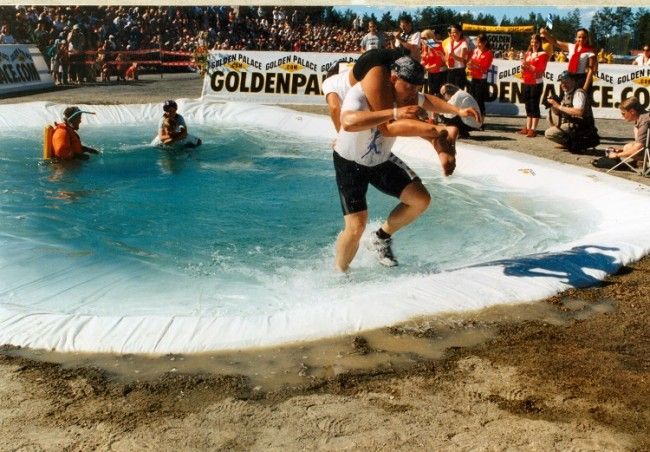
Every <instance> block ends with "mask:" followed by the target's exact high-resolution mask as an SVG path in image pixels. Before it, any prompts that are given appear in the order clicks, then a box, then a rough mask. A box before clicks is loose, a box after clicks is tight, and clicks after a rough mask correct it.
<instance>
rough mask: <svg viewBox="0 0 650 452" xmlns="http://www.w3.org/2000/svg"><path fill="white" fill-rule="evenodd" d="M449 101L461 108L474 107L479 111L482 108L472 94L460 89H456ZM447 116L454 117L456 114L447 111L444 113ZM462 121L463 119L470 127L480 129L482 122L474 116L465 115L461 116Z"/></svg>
mask: <svg viewBox="0 0 650 452" xmlns="http://www.w3.org/2000/svg"><path fill="white" fill-rule="evenodd" d="M447 103H449V104H451V105H454V106H456V107H458V108H460V109H463V108H473V109H474V110H476V111H479V110H480V109H479V108H478V102H476V99H474V97H472V95H471V94H469V93H468V92H467V91H463V90H462V89H461V90H458V91H456V92H455V93H454V94H453V96H451V98H449V100H448V101H447ZM443 116H444V117H446V118H453V117H454V116H456V115H455V114H451V113H445V114H444V115H443ZM460 119H461V121H463V122H464V123H465V124H466V125H468V126H469V127H473V128H474V129H478V128H479V127H481V124H480V123H479V122H478V121H476V119H474V117H472V116H465V117H463V118H460Z"/></svg>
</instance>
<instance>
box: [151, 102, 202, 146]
mask: <svg viewBox="0 0 650 452" xmlns="http://www.w3.org/2000/svg"><path fill="white" fill-rule="evenodd" d="M163 111H164V112H165V113H163V115H162V118H160V123H159V124H158V139H159V140H160V142H161V143H162V144H166V145H173V144H183V145H185V146H189V147H196V146H199V145H200V144H201V139H200V138H196V137H193V136H191V135H189V134H188V133H187V124H186V123H185V118H183V116H181V115H179V114H178V113H177V111H178V105H177V104H176V101H174V100H171V99H170V100H166V101H165V103H164V104H163Z"/></svg>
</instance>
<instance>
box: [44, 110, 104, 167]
mask: <svg viewBox="0 0 650 452" xmlns="http://www.w3.org/2000/svg"><path fill="white" fill-rule="evenodd" d="M84 113H86V114H91V115H94V114H95V113H93V112H90V111H83V110H81V109H79V107H68V108H66V109H65V110H64V111H63V122H62V123H57V124H56V128H55V130H54V133H53V135H52V150H53V154H54V157H56V158H57V159H60V160H72V159H81V160H87V159H88V154H99V151H98V150H97V149H94V148H91V147H88V146H84V145H82V144H81V138H80V137H79V134H78V133H77V130H79V125H80V124H81V115H82V114H84Z"/></svg>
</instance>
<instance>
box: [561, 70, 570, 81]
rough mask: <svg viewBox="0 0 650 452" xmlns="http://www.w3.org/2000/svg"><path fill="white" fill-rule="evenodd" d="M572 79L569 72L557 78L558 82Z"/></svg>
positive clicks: (564, 72)
mask: <svg viewBox="0 0 650 452" xmlns="http://www.w3.org/2000/svg"><path fill="white" fill-rule="evenodd" d="M570 78H572V75H571V73H570V72H569V71H562V72H561V73H560V75H558V76H557V80H558V82H561V81H562V80H565V79H570Z"/></svg>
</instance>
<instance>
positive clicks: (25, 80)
mask: <svg viewBox="0 0 650 452" xmlns="http://www.w3.org/2000/svg"><path fill="white" fill-rule="evenodd" d="M53 86H54V82H53V81H52V77H51V76H50V72H49V70H48V68H47V65H46V64H45V60H44V59H43V56H42V55H41V53H40V52H39V51H38V49H37V48H36V47H35V46H30V45H26V44H2V45H0V95H5V94H10V93H17V92H22V91H33V90H37V89H45V88H51V87H53Z"/></svg>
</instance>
